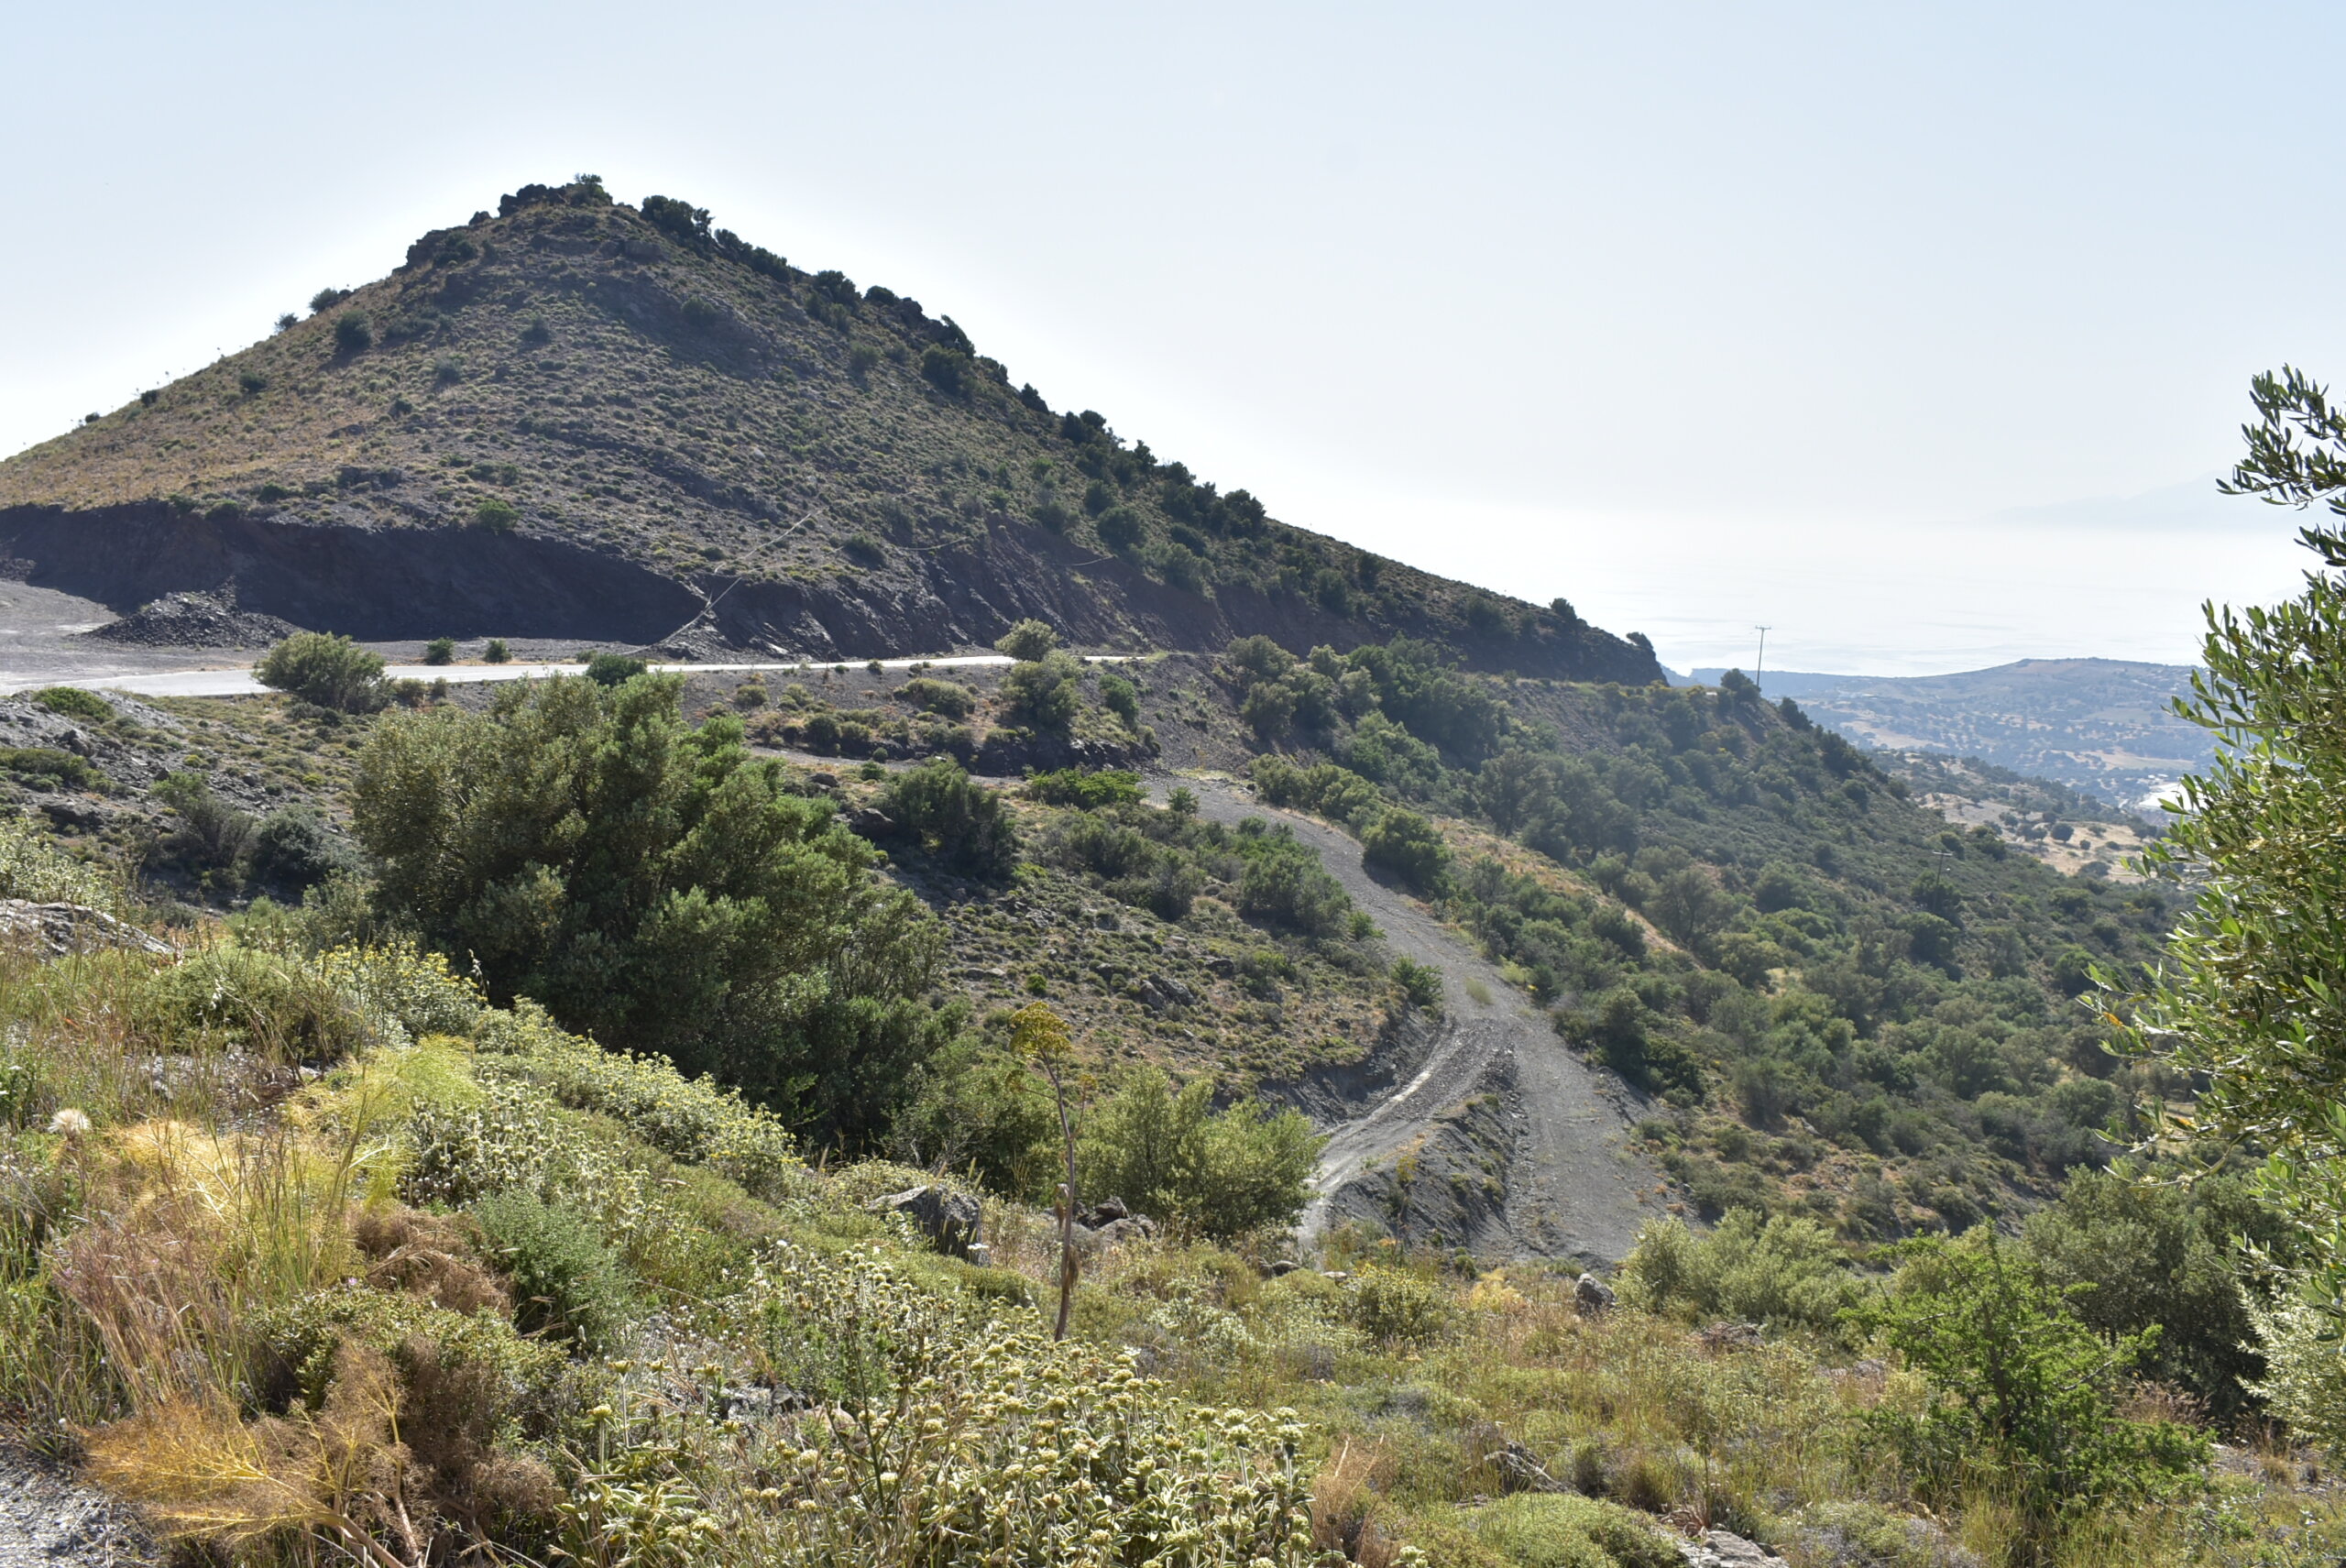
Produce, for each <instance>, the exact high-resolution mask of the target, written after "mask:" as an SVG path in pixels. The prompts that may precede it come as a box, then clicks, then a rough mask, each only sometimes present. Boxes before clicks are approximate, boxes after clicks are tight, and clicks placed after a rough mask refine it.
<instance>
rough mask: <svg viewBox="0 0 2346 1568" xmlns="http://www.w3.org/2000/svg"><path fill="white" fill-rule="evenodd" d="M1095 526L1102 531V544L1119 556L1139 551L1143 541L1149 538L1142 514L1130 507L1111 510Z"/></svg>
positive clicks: (1112, 508)
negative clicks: (1142, 520) (1141, 517)
mask: <svg viewBox="0 0 2346 1568" xmlns="http://www.w3.org/2000/svg"><path fill="white" fill-rule="evenodd" d="M1095 526H1096V527H1098V529H1099V530H1100V543H1102V544H1104V545H1106V546H1107V547H1108V548H1109V549H1111V550H1113V551H1114V552H1115V553H1116V554H1119V555H1122V554H1127V553H1129V552H1131V551H1133V550H1135V549H1137V548H1138V547H1139V545H1140V543H1141V541H1143V540H1144V539H1146V538H1147V537H1148V534H1147V531H1146V530H1145V529H1144V528H1142V526H1141V521H1140V514H1139V513H1138V512H1135V510H1133V509H1132V508H1130V507H1111V508H1109V509H1108V511H1107V512H1106V514H1105V515H1104V516H1102V518H1101V519H1100V521H1099V522H1098V523H1097V524H1096V525H1095Z"/></svg>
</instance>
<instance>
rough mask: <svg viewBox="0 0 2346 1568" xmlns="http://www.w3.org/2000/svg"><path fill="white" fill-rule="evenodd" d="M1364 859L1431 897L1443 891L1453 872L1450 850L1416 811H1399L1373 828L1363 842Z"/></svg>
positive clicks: (1362, 854)
mask: <svg viewBox="0 0 2346 1568" xmlns="http://www.w3.org/2000/svg"><path fill="white" fill-rule="evenodd" d="M1361 858H1362V859H1363V860H1365V861H1367V862H1368V863H1369V864H1370V865H1373V866H1382V867H1383V868H1384V869H1386V870H1387V871H1389V872H1392V873H1393V874H1394V875H1395V876H1397V877H1398V878H1400V879H1401V881H1402V882H1403V883H1407V884H1408V885H1409V887H1410V888H1412V889H1414V890H1415V891H1417V892H1419V893H1422V894H1429V895H1431V894H1435V893H1438V892H1439V891H1441V888H1442V882H1443V879H1444V878H1445V876H1446V875H1447V874H1448V872H1449V868H1450V850H1449V848H1448V846H1446V845H1444V844H1443V843H1442V835H1441V834H1440V833H1438V832H1436V831H1435V830H1434V826H1433V824H1432V823H1431V822H1429V821H1427V820H1426V819H1425V818H1424V817H1420V816H1419V815H1418V814H1417V813H1416V812H1414V811H1402V810H1398V809H1396V810H1392V811H1388V812H1387V813H1386V814H1385V815H1384V816H1382V817H1378V818H1377V819H1376V824H1375V826H1373V827H1371V828H1369V830H1368V833H1367V835H1366V836H1365V837H1364V838H1363V839H1361Z"/></svg>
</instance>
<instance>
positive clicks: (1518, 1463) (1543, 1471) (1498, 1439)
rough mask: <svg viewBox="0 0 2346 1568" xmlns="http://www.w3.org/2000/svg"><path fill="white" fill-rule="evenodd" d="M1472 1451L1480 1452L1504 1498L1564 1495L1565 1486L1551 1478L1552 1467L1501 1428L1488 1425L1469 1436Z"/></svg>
mask: <svg viewBox="0 0 2346 1568" xmlns="http://www.w3.org/2000/svg"><path fill="white" fill-rule="evenodd" d="M1467 1442H1468V1443H1469V1444H1470V1445H1471V1450H1472V1451H1474V1452H1479V1453H1481V1455H1482V1462H1483V1464H1485V1465H1487V1466H1488V1467H1489V1468H1490V1470H1491V1472H1492V1474H1493V1475H1495V1476H1496V1479H1497V1481H1498V1487H1499V1491H1500V1492H1501V1493H1502V1494H1507V1493H1513V1492H1561V1491H1562V1490H1564V1487H1563V1486H1562V1483H1560V1482H1559V1481H1558V1480H1557V1479H1556V1478H1555V1477H1554V1476H1552V1475H1549V1474H1548V1467H1547V1466H1546V1465H1544V1464H1540V1459H1539V1456H1538V1455H1537V1454H1535V1453H1532V1452H1531V1451H1530V1450H1529V1448H1526V1447H1525V1446H1524V1445H1523V1444H1522V1443H1521V1442H1518V1441H1517V1440H1516V1439H1514V1438H1511V1437H1509V1436H1507V1433H1506V1432H1505V1431H1502V1430H1501V1429H1500V1428H1498V1427H1496V1426H1494V1425H1490V1424H1487V1423H1486V1424H1485V1425H1482V1426H1479V1427H1476V1428H1475V1429H1474V1430H1473V1431H1470V1432H1469V1433H1468V1434H1467Z"/></svg>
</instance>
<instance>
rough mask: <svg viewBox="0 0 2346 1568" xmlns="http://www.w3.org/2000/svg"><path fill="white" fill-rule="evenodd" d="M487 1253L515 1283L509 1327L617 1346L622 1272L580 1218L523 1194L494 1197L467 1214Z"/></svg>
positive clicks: (625, 1294) (629, 1305)
mask: <svg viewBox="0 0 2346 1568" xmlns="http://www.w3.org/2000/svg"><path fill="white" fill-rule="evenodd" d="M472 1212H473V1217H474V1218H475V1219H476V1220H477V1221H479V1223H480V1227H481V1230H482V1232H483V1233H484V1234H486V1235H487V1236H488V1246H489V1255H490V1256H491V1257H492V1258H494V1259H495V1260H496V1262H497V1265H498V1267H499V1270H500V1271H501V1272H503V1273H504V1274H505V1275H506V1277H509V1278H510V1279H511V1280H512V1282H513V1323H514V1326H515V1327H516V1328H518V1329H520V1330H521V1332H523V1333H533V1334H534V1333H542V1334H547V1335H550V1336H553V1337H554V1338H558V1339H567V1340H574V1341H576V1343H578V1344H579V1345H581V1346H582V1347H584V1348H585V1349H587V1350H593V1351H599V1350H604V1349H607V1348H608V1347H609V1346H611V1345H612V1344H614V1343H617V1340H618V1336H619V1331H620V1329H621V1327H622V1326H623V1325H624V1324H625V1323H626V1322H627V1321H628V1318H629V1316H630V1313H631V1311H632V1310H633V1308H634V1300H633V1296H634V1291H633V1289H632V1288H631V1287H630V1283H629V1281H628V1277H627V1270H626V1268H625V1266H623V1265H622V1264H621V1263H620V1262H619V1256H618V1255H617V1254H615V1253H613V1252H612V1251H611V1249H610V1248H609V1247H608V1246H606V1245H604V1244H603V1240H602V1237H601V1236H600V1234H597V1227H596V1225H595V1224H594V1223H593V1222H592V1221H590V1220H589V1219H588V1218H587V1217H586V1215H584V1214H581V1213H579V1212H577V1211H576V1210H575V1209H570V1208H567V1207H565V1206H564V1205H562V1204H559V1203H548V1202H544V1201H541V1200H540V1199H538V1198H536V1197H534V1196H532V1194H530V1193H527V1192H519V1191H513V1192H499V1193H496V1194H494V1195H492V1196H491V1197H489V1198H487V1199H485V1200H483V1201H481V1202H480V1203H479V1204H478V1205H477V1206H476V1207H475V1208H474V1209H473V1211H472Z"/></svg>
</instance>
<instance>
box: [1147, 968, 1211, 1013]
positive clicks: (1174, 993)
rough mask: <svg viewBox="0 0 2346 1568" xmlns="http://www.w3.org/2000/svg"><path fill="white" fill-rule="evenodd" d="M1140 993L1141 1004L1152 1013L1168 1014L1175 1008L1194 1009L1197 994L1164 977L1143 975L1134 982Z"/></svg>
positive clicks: (1179, 982) (1181, 984) (1196, 1002)
mask: <svg viewBox="0 0 2346 1568" xmlns="http://www.w3.org/2000/svg"><path fill="white" fill-rule="evenodd" d="M1135 990H1137V991H1138V992H1140V1000H1141V1004H1142V1005H1143V1006H1145V1007H1146V1008H1147V1009H1148V1010H1149V1011H1150V1012H1152V1013H1168V1012H1170V1011H1172V1010H1173V1009H1174V1008H1177V1007H1195V1006H1196V1005H1197V1004H1198V993H1197V992H1194V991H1192V990H1190V989H1189V987H1188V986H1187V985H1184V984H1183V983H1182V982H1181V981H1178V980H1174V979H1172V978H1170V977H1168V976H1166V975H1155V974H1151V975H1143V976H1142V977H1141V978H1140V979H1139V980H1138V981H1135Z"/></svg>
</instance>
